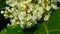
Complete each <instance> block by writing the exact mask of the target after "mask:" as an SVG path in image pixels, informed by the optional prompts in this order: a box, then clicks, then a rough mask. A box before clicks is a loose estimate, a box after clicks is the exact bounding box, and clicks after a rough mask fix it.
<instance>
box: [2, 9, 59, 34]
mask: <svg viewBox="0 0 60 34" xmlns="http://www.w3.org/2000/svg"><path fill="white" fill-rule="evenodd" d="M36 26H37V27H35V28H34V27H33V28H31V29H25V31H24V30H22V29H21V28H20V26H19V25H15V26H10V27H7V28H5V29H3V30H2V31H1V34H60V9H58V10H56V11H53V13H52V15H51V17H50V20H49V21H48V22H44V23H38V25H36Z"/></svg>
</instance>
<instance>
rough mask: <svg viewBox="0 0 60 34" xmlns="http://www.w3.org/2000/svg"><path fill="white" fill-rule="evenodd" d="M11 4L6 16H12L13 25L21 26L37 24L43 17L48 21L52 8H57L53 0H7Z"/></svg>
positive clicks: (5, 12)
mask: <svg viewBox="0 0 60 34" xmlns="http://www.w3.org/2000/svg"><path fill="white" fill-rule="evenodd" d="M6 3H7V4H8V5H9V6H11V7H12V8H11V9H10V8H9V7H6V10H5V11H4V12H3V11H1V13H2V14H4V16H5V18H11V19H10V22H11V25H15V24H20V26H21V28H25V27H26V28H30V27H32V26H34V25H35V24H37V21H38V20H41V19H42V17H43V19H44V21H48V20H49V17H50V13H51V8H52V9H57V6H56V5H54V4H53V1H52V0H6Z"/></svg>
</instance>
